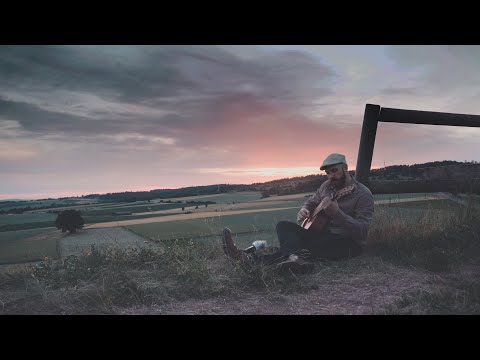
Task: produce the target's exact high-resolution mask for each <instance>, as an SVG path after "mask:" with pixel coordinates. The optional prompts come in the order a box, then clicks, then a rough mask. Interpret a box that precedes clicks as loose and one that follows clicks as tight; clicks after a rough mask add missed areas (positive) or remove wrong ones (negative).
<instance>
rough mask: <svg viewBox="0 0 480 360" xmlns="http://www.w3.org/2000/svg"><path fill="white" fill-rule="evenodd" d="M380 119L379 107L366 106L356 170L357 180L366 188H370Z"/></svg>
mask: <svg viewBox="0 0 480 360" xmlns="http://www.w3.org/2000/svg"><path fill="white" fill-rule="evenodd" d="M379 117H380V106H379V105H373V104H367V105H366V106H365V114H364V116H363V126H362V135H361V138H360V146H359V148H358V158H357V167H356V169H355V178H356V179H357V181H359V182H361V183H362V184H364V185H366V186H368V177H369V176H370V167H371V165H372V157H373V147H374V145H375V136H376V134H377V125H378V120H379Z"/></svg>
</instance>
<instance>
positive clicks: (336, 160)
mask: <svg viewBox="0 0 480 360" xmlns="http://www.w3.org/2000/svg"><path fill="white" fill-rule="evenodd" d="M341 163H343V164H346V163H347V160H346V159H345V155H342V154H337V153H333V154H330V155H328V156H327V158H326V159H325V160H323V164H322V166H320V170H324V169H325V168H326V167H327V166H330V165H336V164H341Z"/></svg>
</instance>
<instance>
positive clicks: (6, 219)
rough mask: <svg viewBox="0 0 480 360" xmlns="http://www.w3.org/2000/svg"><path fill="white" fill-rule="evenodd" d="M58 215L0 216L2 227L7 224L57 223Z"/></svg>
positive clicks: (26, 214) (27, 214)
mask: <svg viewBox="0 0 480 360" xmlns="http://www.w3.org/2000/svg"><path fill="white" fill-rule="evenodd" d="M56 218H57V215H56V214H48V213H45V214H43V213H24V214H10V215H0V225H7V224H26V223H34V222H45V221H52V222H53V221H55V219H56Z"/></svg>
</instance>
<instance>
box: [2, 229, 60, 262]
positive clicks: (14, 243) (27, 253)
mask: <svg viewBox="0 0 480 360" xmlns="http://www.w3.org/2000/svg"><path fill="white" fill-rule="evenodd" d="M61 236H62V234H61V232H60V230H57V229H55V228H42V229H34V230H22V231H11V232H1V233H0V264H9V263H15V262H28V261H35V260H43V259H44V258H45V257H46V256H47V257H51V258H57V257H58V253H57V240H58V239H59V238H60V237H61Z"/></svg>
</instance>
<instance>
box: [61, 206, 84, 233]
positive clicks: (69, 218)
mask: <svg viewBox="0 0 480 360" xmlns="http://www.w3.org/2000/svg"><path fill="white" fill-rule="evenodd" d="M83 224H85V221H84V220H83V218H82V216H81V215H80V211H77V210H64V211H62V212H61V213H60V214H58V216H57V219H56V220H55V226H56V227H57V229H62V232H66V231H67V230H68V231H70V233H75V232H76V231H77V229H81V228H83Z"/></svg>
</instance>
